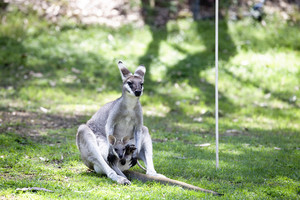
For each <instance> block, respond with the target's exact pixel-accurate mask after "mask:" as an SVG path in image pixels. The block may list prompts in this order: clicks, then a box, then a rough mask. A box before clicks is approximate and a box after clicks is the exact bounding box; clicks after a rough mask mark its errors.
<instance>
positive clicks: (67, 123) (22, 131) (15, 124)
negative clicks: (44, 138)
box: [0, 111, 82, 138]
mask: <svg viewBox="0 0 300 200" xmlns="http://www.w3.org/2000/svg"><path fill="white" fill-rule="evenodd" d="M81 119H82V116H68V115H67V116H62V115H52V114H42V113H34V112H20V111H15V112H8V111H0V134H1V133H4V132H10V131H13V132H15V133H17V134H19V135H21V136H24V137H28V136H29V137H31V138H36V137H39V136H41V135H42V133H43V132H46V131H47V130H49V129H51V130H55V129H62V128H65V129H69V128H77V127H78V126H79V125H80V124H81V123H82V120H81ZM74 134H75V133H74Z"/></svg>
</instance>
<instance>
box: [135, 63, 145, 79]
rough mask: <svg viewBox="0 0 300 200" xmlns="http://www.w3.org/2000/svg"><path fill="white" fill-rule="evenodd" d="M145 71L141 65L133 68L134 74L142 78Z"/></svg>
mask: <svg viewBox="0 0 300 200" xmlns="http://www.w3.org/2000/svg"><path fill="white" fill-rule="evenodd" d="M145 73H146V68H145V66H143V65H140V66H138V68H137V69H136V70H135V72H134V75H135V76H139V77H141V78H142V79H143V80H144V76H145Z"/></svg>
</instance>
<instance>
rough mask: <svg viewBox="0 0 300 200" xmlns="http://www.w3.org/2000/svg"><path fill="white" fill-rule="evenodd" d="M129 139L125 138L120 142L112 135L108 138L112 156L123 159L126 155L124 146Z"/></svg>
mask: <svg viewBox="0 0 300 200" xmlns="http://www.w3.org/2000/svg"><path fill="white" fill-rule="evenodd" d="M129 139H130V137H129V136H125V137H124V138H122V139H121V140H117V139H116V138H115V137H114V136H113V135H109V136H108V140H109V143H110V145H111V146H112V149H113V152H114V154H115V155H116V156H117V157H118V158H119V159H123V158H124V157H125V155H126V150H127V149H126V144H127V143H128V141H129Z"/></svg>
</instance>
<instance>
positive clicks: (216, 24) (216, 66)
mask: <svg viewBox="0 0 300 200" xmlns="http://www.w3.org/2000/svg"><path fill="white" fill-rule="evenodd" d="M218 25H219V0H216V3H215V36H216V38H215V79H216V80H215V82H216V83H215V111H216V113H215V117H216V120H215V121H216V169H218V168H219V94H218V73H219V72H218V50H219V49H218V42H219V41H218V31H219V30H218Z"/></svg>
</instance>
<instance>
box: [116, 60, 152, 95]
mask: <svg viewBox="0 0 300 200" xmlns="http://www.w3.org/2000/svg"><path fill="white" fill-rule="evenodd" d="M118 67H119V70H120V73H121V77H122V81H123V93H124V92H125V94H129V95H131V96H134V97H140V96H141V95H142V94H143V89H144V86H143V84H144V76H145V73H146V68H145V67H144V66H139V67H138V68H137V69H136V70H135V72H134V74H132V73H131V72H130V71H129V70H128V69H127V68H126V66H125V65H124V64H123V62H122V61H119V62H118Z"/></svg>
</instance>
